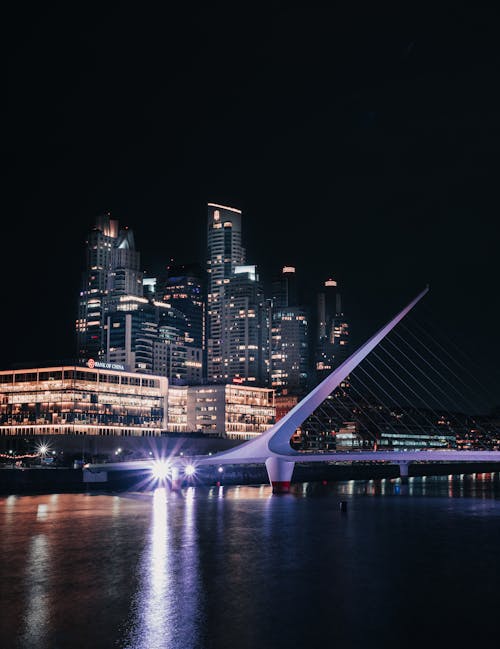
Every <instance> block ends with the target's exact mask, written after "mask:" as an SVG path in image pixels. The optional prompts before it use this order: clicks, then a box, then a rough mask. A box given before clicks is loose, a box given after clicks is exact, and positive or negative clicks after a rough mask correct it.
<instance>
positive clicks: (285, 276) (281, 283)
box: [271, 266, 299, 308]
mask: <svg viewBox="0 0 500 649" xmlns="http://www.w3.org/2000/svg"><path fill="white" fill-rule="evenodd" d="M271 292H272V299H273V305H274V306H275V307H277V308H279V307H282V306H287V307H288V306H297V305H298V303H299V299H298V290H297V274H296V271H295V267H294V266H283V269H282V271H281V273H280V274H279V275H278V276H277V277H275V278H274V279H273V281H272V287H271Z"/></svg>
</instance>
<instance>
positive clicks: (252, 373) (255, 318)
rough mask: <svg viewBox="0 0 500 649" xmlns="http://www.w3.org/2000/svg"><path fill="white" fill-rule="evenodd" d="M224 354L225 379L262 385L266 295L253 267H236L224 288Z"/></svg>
mask: <svg viewBox="0 0 500 649" xmlns="http://www.w3.org/2000/svg"><path fill="white" fill-rule="evenodd" d="M223 286H224V293H223V296H222V297H223V308H222V312H221V313H222V317H221V321H222V338H221V353H222V363H223V378H224V380H225V381H237V382H239V383H250V384H253V385H261V384H262V382H263V377H262V368H261V362H260V361H261V358H260V345H261V338H260V337H261V325H262V317H263V308H264V292H263V289H262V286H261V284H260V282H259V276H258V273H257V269H256V267H255V266H254V265H246V266H236V267H235V269H234V274H233V275H232V277H231V278H230V279H229V281H228V282H226V283H224V284H223Z"/></svg>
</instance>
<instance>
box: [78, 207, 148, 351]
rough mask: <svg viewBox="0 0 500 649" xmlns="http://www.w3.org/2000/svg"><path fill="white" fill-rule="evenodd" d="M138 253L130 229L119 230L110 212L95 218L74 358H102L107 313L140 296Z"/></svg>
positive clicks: (81, 297) (87, 246) (87, 255)
mask: <svg viewBox="0 0 500 649" xmlns="http://www.w3.org/2000/svg"><path fill="white" fill-rule="evenodd" d="M139 265H140V258H139V253H138V252H137V251H136V250H135V242H134V236H133V233H132V231H131V230H128V229H120V227H119V222H118V220H117V219H113V218H111V215H110V214H109V213H107V214H103V215H101V216H98V217H97V219H96V223H95V225H94V227H93V228H92V229H91V231H90V232H89V234H88V237H87V240H86V262H85V271H84V272H83V274H82V287H81V291H80V295H79V302H78V318H77V321H76V346H77V358H78V359H79V360H81V361H86V360H87V359H88V358H97V359H103V358H104V357H105V354H106V333H105V324H106V313H107V312H108V311H110V310H112V309H113V304H116V302H117V300H119V298H120V297H121V296H124V295H132V296H135V297H141V296H142V294H143V287H142V274H141V272H140V270H139Z"/></svg>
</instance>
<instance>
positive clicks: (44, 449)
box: [36, 444, 49, 455]
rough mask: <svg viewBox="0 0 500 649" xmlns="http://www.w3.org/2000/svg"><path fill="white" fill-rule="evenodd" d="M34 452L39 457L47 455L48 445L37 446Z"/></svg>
mask: <svg viewBox="0 0 500 649" xmlns="http://www.w3.org/2000/svg"><path fill="white" fill-rule="evenodd" d="M36 450H37V451H38V454H39V455H47V453H48V452H49V446H48V444H39V445H38V446H37V448H36Z"/></svg>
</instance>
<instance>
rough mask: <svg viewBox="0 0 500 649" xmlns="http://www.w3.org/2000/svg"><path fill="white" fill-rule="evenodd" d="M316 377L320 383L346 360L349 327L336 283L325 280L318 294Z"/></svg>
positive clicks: (331, 280) (332, 280)
mask: <svg viewBox="0 0 500 649" xmlns="http://www.w3.org/2000/svg"><path fill="white" fill-rule="evenodd" d="M317 304H318V330H317V338H316V377H317V381H318V382H319V381H321V380H322V379H323V378H325V377H326V376H327V375H328V374H330V372H331V371H332V370H333V369H335V367H338V365H340V363H341V362H342V361H343V360H345V359H346V358H347V350H348V347H347V345H348V342H349V325H348V322H347V320H346V319H345V317H344V313H343V310H342V301H341V296H340V292H339V290H338V286H337V282H336V281H335V280H334V279H331V278H330V279H327V280H326V281H325V282H324V284H323V288H322V290H321V291H320V292H319V293H318V303H317Z"/></svg>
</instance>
